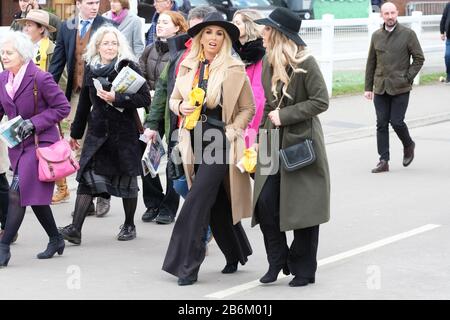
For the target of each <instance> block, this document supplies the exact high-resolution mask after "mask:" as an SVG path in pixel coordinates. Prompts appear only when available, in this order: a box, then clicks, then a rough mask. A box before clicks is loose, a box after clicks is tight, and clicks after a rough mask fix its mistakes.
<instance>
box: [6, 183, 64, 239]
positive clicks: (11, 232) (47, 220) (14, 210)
mask: <svg viewBox="0 0 450 320" xmlns="http://www.w3.org/2000/svg"><path fill="white" fill-rule="evenodd" d="M25 209H26V207H22V206H21V205H20V193H19V192H18V191H16V190H9V205H8V217H7V219H6V226H5V232H4V233H3V237H2V240H1V243H3V244H7V245H9V244H11V242H12V239H13V238H14V236H15V235H16V234H17V231H19V228H20V225H21V224H22V221H23V218H24V216H25ZM31 209H33V212H34V214H35V215H36V217H37V219H38V220H39V223H40V224H41V225H42V227H43V228H44V229H45V232H47V235H48V236H49V238H51V237H57V236H58V234H59V233H58V228H57V227H56V223H55V219H54V218H53V214H52V209H50V206H49V205H45V206H31Z"/></svg>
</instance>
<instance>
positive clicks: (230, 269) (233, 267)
mask: <svg viewBox="0 0 450 320" xmlns="http://www.w3.org/2000/svg"><path fill="white" fill-rule="evenodd" d="M237 268H238V262H237V261H236V262H232V263H228V262H227V265H226V266H225V268H223V269H222V273H235V272H236V271H237Z"/></svg>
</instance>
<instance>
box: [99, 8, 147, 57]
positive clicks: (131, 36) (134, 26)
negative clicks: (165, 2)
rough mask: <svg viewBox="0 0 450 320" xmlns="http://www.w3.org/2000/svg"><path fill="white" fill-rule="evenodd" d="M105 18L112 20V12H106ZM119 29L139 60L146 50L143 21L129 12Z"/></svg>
mask: <svg viewBox="0 0 450 320" xmlns="http://www.w3.org/2000/svg"><path fill="white" fill-rule="evenodd" d="M103 16H104V17H105V18H108V19H110V20H112V14H111V11H108V12H105V13H104V14H103ZM117 29H119V31H120V32H122V34H123V35H124V36H125V38H126V39H127V40H128V44H129V45H130V47H131V50H133V53H134V55H135V56H136V58H138V59H139V57H140V56H141V55H142V52H144V48H145V46H144V36H143V33H142V22H141V19H140V18H139V17H138V16H136V15H135V14H133V13H131V12H129V11H128V14H127V16H126V17H125V19H124V20H123V21H122V23H121V24H120V25H118V27H117Z"/></svg>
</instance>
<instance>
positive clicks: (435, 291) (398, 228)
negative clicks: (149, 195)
mask: <svg viewBox="0 0 450 320" xmlns="http://www.w3.org/2000/svg"><path fill="white" fill-rule="evenodd" d="M440 88H441V87H439V88H438V89H437V90H439V89H440ZM430 90H432V91H431V94H432V93H433V92H437V91H433V89H430ZM432 96H435V97H436V98H437V99H435V101H433V102H435V103H434V104H433V103H429V105H427V106H424V108H425V107H427V108H429V109H430V113H433V111H434V110H437V111H436V112H438V111H439V112H440V111H441V110H440V109H439V108H440V107H439V108H437V109H435V108H434V106H435V105H439V106H442V105H448V103H447V101H448V100H443V99H441V98H440V97H439V96H438V95H436V94H434V95H432ZM342 99H346V98H342ZM347 99H348V102H349V103H350V102H352V101H353V100H352V99H356V98H355V97H348V98H347ZM340 102H344V101H343V100H340ZM333 106H335V108H336V109H339V107H338V105H335V100H332V107H333ZM329 112H330V114H331V113H332V112H333V109H332V108H330V111H329ZM351 114H353V113H351V112H349V115H348V117H349V121H350V122H352V121H355V122H356V120H357V119H350V116H351ZM323 121H324V123H325V122H327V121H330V120H329V119H327V120H326V119H324V120H323ZM324 128H326V126H325V125H324ZM449 131H450V122H442V123H439V124H435V125H428V126H425V127H419V128H415V129H412V130H411V134H412V136H413V138H414V139H415V141H416V143H417V153H416V159H415V160H414V162H413V163H412V165H411V166H410V167H408V168H403V167H402V166H401V158H402V149H401V146H400V143H399V141H398V139H396V138H395V139H394V138H393V139H392V140H391V145H392V161H391V172H389V173H383V174H378V175H375V174H371V173H370V169H371V168H372V167H373V166H374V165H375V164H376V162H377V154H376V143H375V138H374V137H373V136H371V137H367V138H361V139H356V140H348V141H344V142H339V143H337V142H336V143H332V144H328V145H327V151H328V157H329V163H330V169H331V181H332V198H331V204H332V205H331V208H332V212H331V217H332V218H331V221H330V222H329V223H327V224H325V225H322V226H321V233H320V241H319V242H320V243H319V257H318V258H319V264H320V267H319V269H318V272H317V278H316V281H317V282H316V284H315V285H311V286H308V287H306V288H290V287H289V286H288V285H287V284H288V281H289V279H290V277H288V278H283V279H280V280H279V281H278V282H276V283H274V284H272V285H267V286H259V285H256V286H255V283H257V282H255V280H257V279H258V278H259V277H260V276H262V275H263V274H264V272H265V271H266V268H267V262H266V258H265V253H264V246H263V241H262V236H261V232H260V230H259V228H258V227H256V228H250V226H249V221H248V220H245V221H244V227H245V229H246V231H247V234H248V237H249V239H250V242H251V244H252V246H253V249H254V254H253V255H252V256H251V257H250V260H249V262H248V263H247V265H246V266H244V267H241V266H240V267H239V271H238V272H237V273H236V274H233V275H223V274H221V273H220V270H221V269H222V267H223V266H224V264H225V261H224V258H223V257H222V254H221V253H220V251H219V249H218V247H217V245H216V244H215V243H214V242H213V243H212V244H211V245H210V248H209V255H208V256H207V257H206V260H205V262H204V264H203V265H202V268H201V270H200V277H199V281H198V283H197V284H195V285H193V286H189V287H179V286H177V283H176V278H175V277H173V276H171V275H169V274H166V273H164V272H163V271H161V264H162V261H163V258H164V254H165V251H166V248H167V243H168V241H169V238H170V234H171V230H172V227H173V225H169V226H160V225H156V224H153V223H143V222H141V221H140V215H141V214H142V213H143V211H144V207H143V204H142V200H141V199H140V201H139V205H138V211H137V219H136V225H137V232H138V238H137V239H136V240H134V241H129V242H119V241H117V240H115V236H116V234H117V233H118V231H119V226H120V224H121V223H122V222H123V211H122V208H121V202H120V199H113V201H112V210H111V213H110V214H108V215H107V216H106V217H105V218H95V217H89V218H87V220H86V223H85V227H84V229H83V243H82V245H81V246H73V245H67V247H66V251H65V252H64V255H63V256H61V257H55V258H53V259H50V260H38V259H36V258H35V255H36V253H38V252H39V251H41V250H42V249H43V248H44V247H45V245H46V242H47V239H46V236H45V234H44V232H43V230H42V229H41V228H40V226H39V225H38V223H37V221H36V218H35V217H34V215H33V214H32V213H31V212H30V211H28V212H27V214H26V217H25V221H24V224H23V226H22V228H21V230H20V237H19V240H18V242H17V243H16V244H14V245H13V246H12V247H11V251H12V258H11V261H10V265H9V266H8V267H7V268H5V269H2V270H0V299H25V298H27V299H36V298H43V299H50V298H51V299H187V298H188V299H217V298H213V297H222V298H223V299H262V300H264V299H449V298H450V281H449V280H450V277H449V271H448V270H449V267H450V254H449V253H448V243H449V242H450V232H449V224H450V216H449V214H448V212H449V207H450V197H449V196H448V193H449V191H448V190H450V182H449V181H450V179H449V176H450V161H448V159H449V158H450V139H449V135H448V132H449ZM70 184H71V187H72V188H74V187H75V183H74V181H73V180H71V181H70ZM73 194H74V193H73ZM73 200H74V199H73V198H72V199H71V201H70V202H68V203H64V204H60V205H57V206H54V207H53V208H54V213H55V217H56V220H57V222H58V224H59V225H61V226H62V225H65V224H68V223H69V222H70V220H71V218H70V211H71V210H72V209H73ZM290 237H291V236H290V235H289V238H290ZM380 240H382V241H381V242H380ZM330 257H331V259H328V258H330ZM243 285H244V286H243ZM242 286H243V287H242ZM224 290H225V291H224Z"/></svg>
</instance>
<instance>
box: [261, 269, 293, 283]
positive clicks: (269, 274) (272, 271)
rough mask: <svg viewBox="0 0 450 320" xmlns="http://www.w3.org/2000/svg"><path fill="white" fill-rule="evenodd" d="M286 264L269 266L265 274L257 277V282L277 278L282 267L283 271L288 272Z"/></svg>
mask: <svg viewBox="0 0 450 320" xmlns="http://www.w3.org/2000/svg"><path fill="white" fill-rule="evenodd" d="M286 268H287V266H286V265H285V266H284V267H276V266H269V270H268V271H267V272H266V274H265V275H263V276H262V278H261V279H259V282H261V283H271V282H275V281H277V279H278V274H279V273H280V271H281V269H283V273H284V274H286V272H287V274H289V269H287V270H286Z"/></svg>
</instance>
